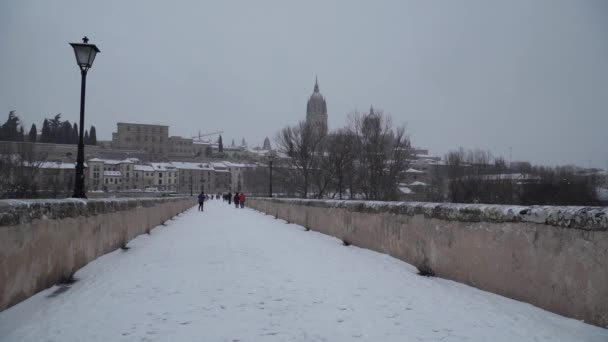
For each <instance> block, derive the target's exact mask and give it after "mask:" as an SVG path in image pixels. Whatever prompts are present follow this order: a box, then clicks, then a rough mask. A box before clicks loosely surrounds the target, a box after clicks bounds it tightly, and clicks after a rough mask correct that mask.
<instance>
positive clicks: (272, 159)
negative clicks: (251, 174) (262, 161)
mask: <svg viewBox="0 0 608 342" xmlns="http://www.w3.org/2000/svg"><path fill="white" fill-rule="evenodd" d="M267 158H268V170H269V171H270V172H269V177H270V179H269V181H268V197H272V162H273V161H274V153H273V152H272V151H271V152H269V153H268V157H267Z"/></svg>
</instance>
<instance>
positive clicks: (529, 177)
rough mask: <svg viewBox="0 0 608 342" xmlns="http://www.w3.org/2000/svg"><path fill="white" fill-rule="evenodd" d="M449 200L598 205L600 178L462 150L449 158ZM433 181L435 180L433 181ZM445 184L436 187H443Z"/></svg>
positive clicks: (574, 169)
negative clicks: (512, 164) (512, 162)
mask: <svg viewBox="0 0 608 342" xmlns="http://www.w3.org/2000/svg"><path fill="white" fill-rule="evenodd" d="M445 162H446V175H445V178H446V179H447V182H448V183H447V193H448V196H447V199H448V200H449V201H450V202H456V203H488V204H518V205H598V204H599V200H598V197H597V193H596V188H597V186H598V183H599V179H598V178H597V176H594V175H590V174H587V173H585V172H582V171H581V169H580V168H578V167H575V166H572V165H567V166H557V167H548V166H533V165H531V164H529V163H523V164H522V163H518V165H517V166H514V167H512V166H511V165H508V164H507V163H506V161H505V160H504V159H503V158H500V157H499V158H494V157H493V156H492V154H491V153H490V152H489V151H484V150H464V149H463V148H460V149H458V150H453V151H450V152H449V153H447V154H446V156H445ZM431 179H433V177H431ZM444 185H445V184H442V183H441V182H437V183H433V182H431V186H432V187H441V186H444Z"/></svg>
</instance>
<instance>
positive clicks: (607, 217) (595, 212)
mask: <svg viewBox="0 0 608 342" xmlns="http://www.w3.org/2000/svg"><path fill="white" fill-rule="evenodd" d="M264 200H270V201H276V202H279V203H292V204H298V205H306V206H316V207H333V208H344V209H348V210H353V211H358V212H388V213H393V214H400V215H408V216H414V215H424V217H426V218H436V219H442V220H448V221H460V222H494V223H498V222H530V223H540V224H546V225H551V226H557V227H563V228H575V229H583V230H597V231H606V230H608V207H581V206H515V205H498V204H460V203H428V202H382V201H341V200H314V199H283V198H274V199H267V198H265V199H264Z"/></svg>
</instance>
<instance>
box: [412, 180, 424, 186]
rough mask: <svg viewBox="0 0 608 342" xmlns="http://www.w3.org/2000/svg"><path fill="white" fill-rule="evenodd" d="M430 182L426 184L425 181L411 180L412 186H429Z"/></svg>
mask: <svg viewBox="0 0 608 342" xmlns="http://www.w3.org/2000/svg"><path fill="white" fill-rule="evenodd" d="M427 185H428V184H426V183H425V182H420V181H415V182H411V183H410V186H427Z"/></svg>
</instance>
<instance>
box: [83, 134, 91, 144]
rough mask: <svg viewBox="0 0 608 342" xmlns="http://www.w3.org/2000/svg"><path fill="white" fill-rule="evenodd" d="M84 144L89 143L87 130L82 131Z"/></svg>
mask: <svg viewBox="0 0 608 342" xmlns="http://www.w3.org/2000/svg"><path fill="white" fill-rule="evenodd" d="M84 144H85V145H90V144H91V139H89V131H88V130H85V131H84Z"/></svg>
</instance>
